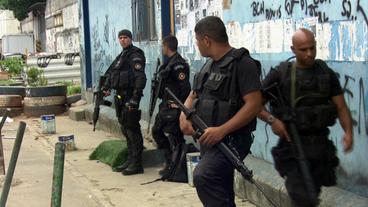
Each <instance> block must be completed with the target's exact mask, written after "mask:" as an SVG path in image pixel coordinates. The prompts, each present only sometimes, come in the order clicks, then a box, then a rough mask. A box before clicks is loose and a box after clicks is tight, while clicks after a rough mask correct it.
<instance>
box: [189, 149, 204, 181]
mask: <svg viewBox="0 0 368 207" xmlns="http://www.w3.org/2000/svg"><path fill="white" fill-rule="evenodd" d="M200 159H201V156H200V153H199V152H192V153H187V173H188V184H189V185H190V186H194V183H193V172H194V169H195V167H196V166H197V165H198V163H199V161H200Z"/></svg>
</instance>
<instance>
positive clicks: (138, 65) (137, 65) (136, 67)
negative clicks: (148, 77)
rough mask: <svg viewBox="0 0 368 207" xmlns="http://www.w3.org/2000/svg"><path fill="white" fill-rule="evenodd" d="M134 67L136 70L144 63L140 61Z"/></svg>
mask: <svg viewBox="0 0 368 207" xmlns="http://www.w3.org/2000/svg"><path fill="white" fill-rule="evenodd" d="M134 69H136V70H140V69H142V64H140V63H136V64H134Z"/></svg>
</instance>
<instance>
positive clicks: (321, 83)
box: [318, 74, 330, 96]
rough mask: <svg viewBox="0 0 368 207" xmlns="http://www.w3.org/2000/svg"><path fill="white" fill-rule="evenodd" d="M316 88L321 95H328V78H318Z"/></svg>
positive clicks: (323, 76) (326, 75)
mask: <svg viewBox="0 0 368 207" xmlns="http://www.w3.org/2000/svg"><path fill="white" fill-rule="evenodd" d="M318 87H319V91H320V93H321V94H324V95H326V96H327V95H328V93H329V90H330V76H329V75H328V74H324V75H319V76H318Z"/></svg>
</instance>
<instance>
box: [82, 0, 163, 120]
mask: <svg viewBox="0 0 368 207" xmlns="http://www.w3.org/2000/svg"><path fill="white" fill-rule="evenodd" d="M101 8H104V9H101ZM155 9H156V14H160V12H161V10H160V4H159V1H155ZM89 12H90V15H89V17H90V29H91V56H92V74H93V75H92V76H93V82H94V84H93V85H96V84H97V81H98V77H99V76H100V75H103V74H104V73H105V71H106V70H107V68H108V67H109V66H110V64H111V62H112V61H113V60H114V58H115V57H116V56H117V55H118V54H119V53H120V52H121V51H122V48H121V46H120V44H119V41H118V37H117V36H118V32H119V31H120V30H122V29H129V30H132V19H131V16H132V11H131V1H113V0H108V1H103V2H102V1H98V0H93V1H90V2H89ZM156 17H157V18H156V28H157V31H158V34H159V35H158V36H160V31H161V29H160V28H161V26H160V22H161V20H160V19H161V18H160V15H156ZM160 38H161V37H160ZM133 41H134V40H133ZM133 44H134V45H136V46H138V47H140V48H141V49H142V50H143V51H144V52H145V55H146V75H147V79H148V81H147V85H146V88H145V90H144V97H143V99H142V101H141V105H142V107H141V108H142V110H143V112H144V114H146V113H147V111H148V102H149V100H148V99H149V88H150V79H151V77H152V74H153V71H154V67H155V64H156V59H157V57H158V56H159V55H160V52H161V50H160V45H159V41H144V42H133ZM146 106H147V108H146Z"/></svg>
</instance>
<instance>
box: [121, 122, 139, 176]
mask: <svg viewBox="0 0 368 207" xmlns="http://www.w3.org/2000/svg"><path fill="white" fill-rule="evenodd" d="M127 135H128V137H129V139H130V141H131V150H132V160H131V163H130V164H129V165H128V167H127V168H126V169H125V170H123V172H122V174H123V175H134V174H139V173H143V172H144V170H143V166H142V151H143V137H142V134H141V131H140V129H139V128H138V129H136V130H132V129H127Z"/></svg>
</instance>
